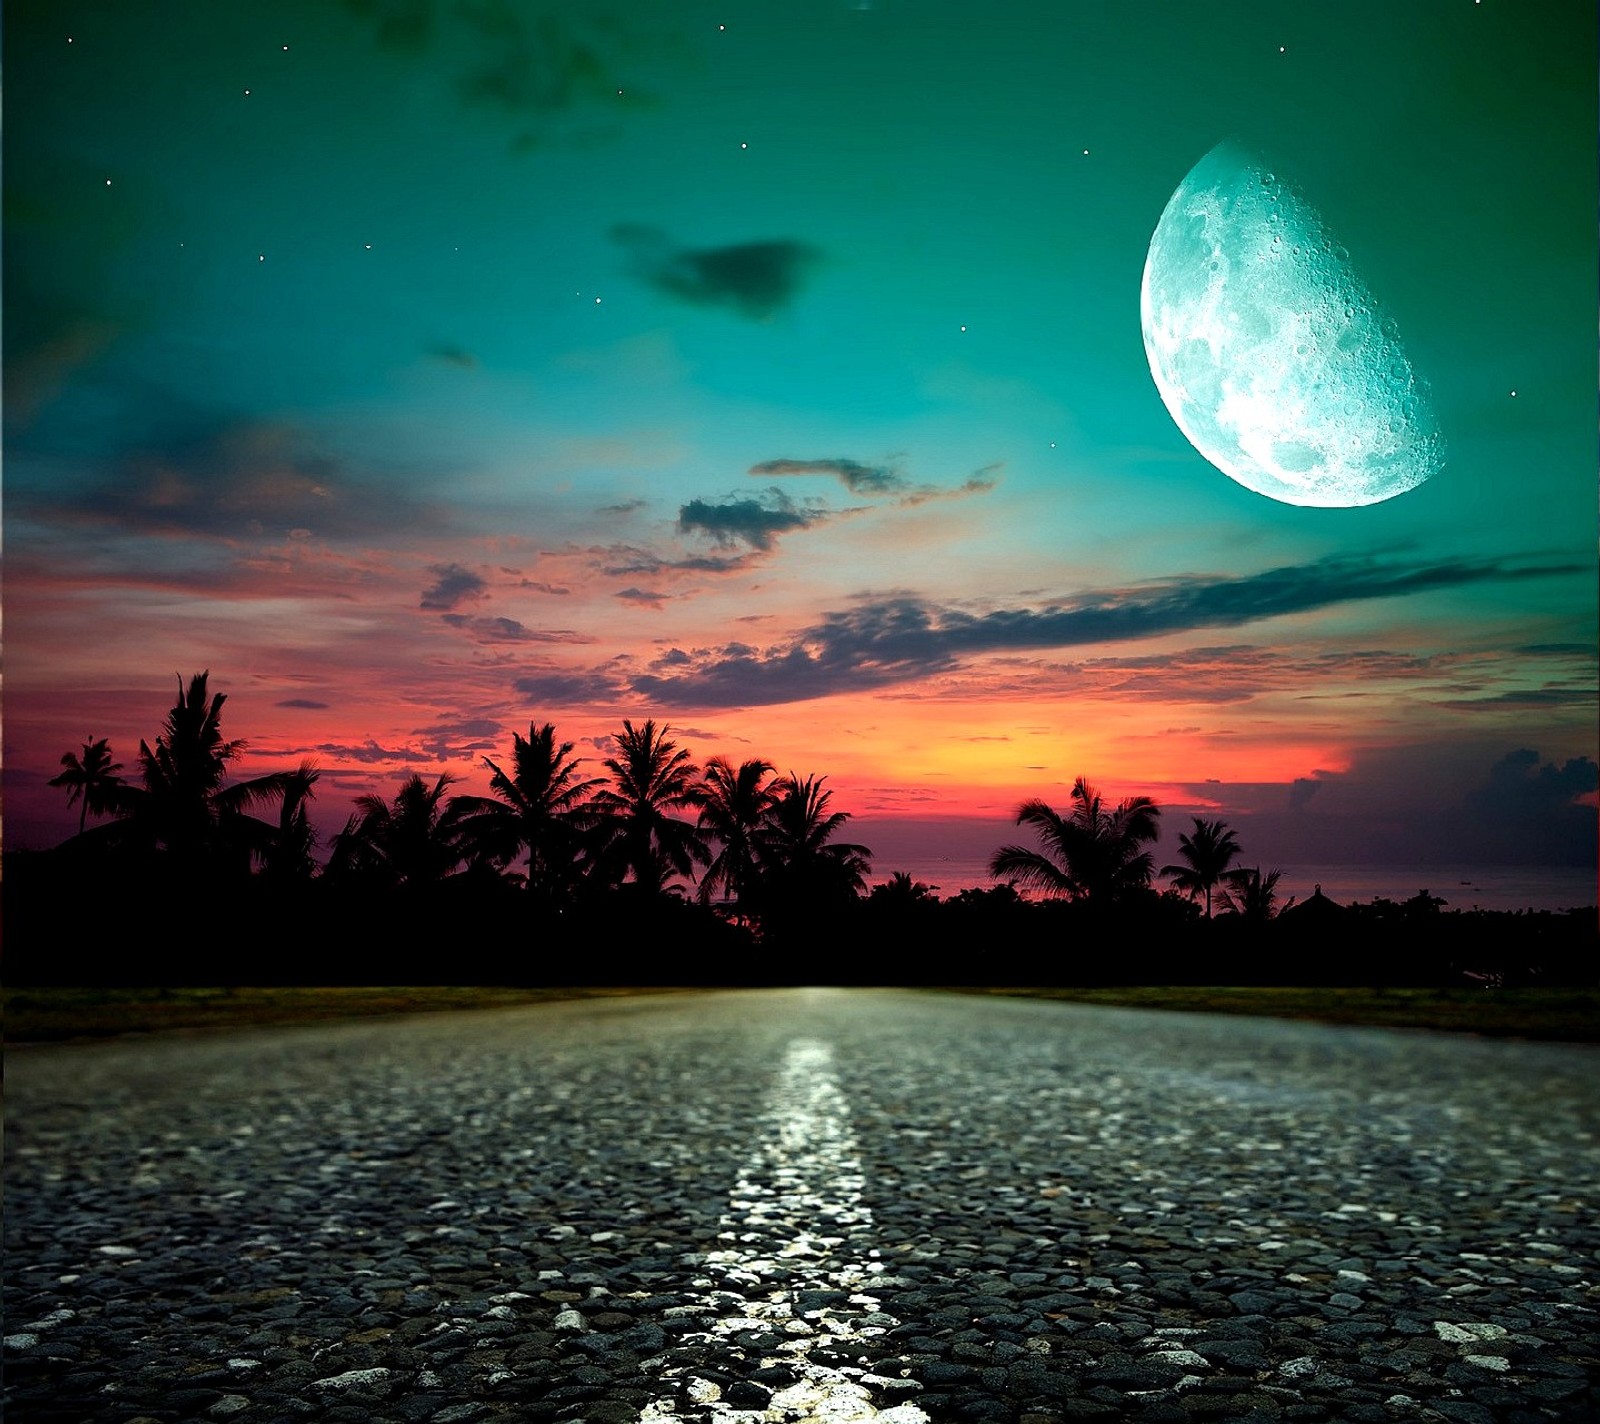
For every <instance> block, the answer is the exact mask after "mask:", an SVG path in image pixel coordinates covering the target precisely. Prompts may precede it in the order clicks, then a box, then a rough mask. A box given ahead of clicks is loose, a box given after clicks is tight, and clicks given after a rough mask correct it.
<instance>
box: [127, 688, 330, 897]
mask: <svg viewBox="0 0 1600 1424" xmlns="http://www.w3.org/2000/svg"><path fill="white" fill-rule="evenodd" d="M209 677H210V674H209V673H208V672H199V673H196V674H195V675H194V676H193V677H191V678H190V679H189V685H188V687H187V688H185V687H184V685H183V680H182V679H181V678H180V679H179V680H178V700H177V702H176V703H175V704H174V705H173V707H172V710H171V711H170V712H168V713H167V718H166V721H165V723H164V724H163V725H162V729H161V732H160V734H159V735H158V736H157V737H156V742H155V746H154V747H152V746H150V745H149V744H148V743H147V742H144V741H141V742H140V743H139V771H140V777H141V780H142V782H143V785H142V786H139V787H126V788H123V789H122V790H120V791H119V792H118V793H117V795H116V797H115V806H114V809H115V811H116V812H117V814H118V815H119V816H120V817H123V818H125V819H126V820H127V821H128V823H129V828H130V831H131V833H132V835H133V836H134V837H135V838H137V839H140V840H143V841H145V842H146V843H147V844H150V845H154V846H159V847H161V848H162V849H164V850H165V851H166V852H167V853H168V855H170V856H171V857H172V859H173V861H174V862H175V863H176V864H177V865H179V866H180V867H182V868H184V869H185V870H187V871H198V870H201V869H214V868H216V867H217V866H219V865H222V864H226V863H231V864H232V865H233V866H234V867H235V868H240V869H248V867H249V863H250V858H251V856H252V855H264V854H265V853H266V851H267V849H268V847H269V846H270V845H271V842H272V839H273V837H274V834H275V831H276V828H275V827H273V826H271V825H270V824H268V823H267V822H265V821H260V820H257V819H256V818H255V817H253V816H250V815H247V814H246V813H247V812H248V811H250V810H253V809H255V808H256V807H258V806H263V805H266V804H267V803H269V802H272V801H279V802H281V801H282V800H283V799H284V798H285V797H286V796H289V795H292V794H296V788H297V785H298V778H300V777H301V776H302V775H303V770H302V771H300V772H282V771H279V772H270V773H268V774H267V775H265V776H258V777H255V778H254V779H252V780H250V781H238V782H234V783H232V784H231V785H230V784H228V783H227V773H228V763H229V762H231V761H234V760H235V759H236V758H237V757H238V756H239V754H240V753H241V752H242V751H243V750H244V748H245V743H244V742H243V741H241V740H237V739H236V740H234V741H227V740H225V739H224V738H223V736H222V707H223V704H224V703H225V702H226V701H227V700H228V698H227V694H226V693H222V692H219V693H216V694H215V695H211V694H210V691H209V687H208V680H209Z"/></svg>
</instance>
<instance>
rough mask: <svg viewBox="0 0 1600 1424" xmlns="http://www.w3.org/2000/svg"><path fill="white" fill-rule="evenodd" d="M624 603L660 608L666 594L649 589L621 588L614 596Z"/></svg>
mask: <svg viewBox="0 0 1600 1424" xmlns="http://www.w3.org/2000/svg"><path fill="white" fill-rule="evenodd" d="M614 596H615V597H617V598H620V599H622V601H623V602H624V603H637V604H640V605H642V606H643V607H645V608H660V607H661V606H662V603H663V600H665V598H666V596H667V595H666V594H664V593H660V592H657V591H656V590H655V589H649V588H621V589H618V590H617V592H616V594H615V595H614Z"/></svg>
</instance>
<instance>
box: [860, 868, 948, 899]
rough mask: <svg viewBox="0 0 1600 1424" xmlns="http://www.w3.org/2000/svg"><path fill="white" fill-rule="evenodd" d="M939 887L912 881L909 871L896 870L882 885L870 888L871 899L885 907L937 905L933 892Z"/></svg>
mask: <svg viewBox="0 0 1600 1424" xmlns="http://www.w3.org/2000/svg"><path fill="white" fill-rule="evenodd" d="M938 888H939V887H938V886H937V885H928V884H925V883H924V882H922V881H921V880H913V879H912V878H911V872H910V871H909V870H897V871H895V873H894V874H893V875H891V876H890V877H889V878H888V879H887V880H885V881H884V882H883V884H882V885H874V886H873V887H872V899H873V900H874V901H876V902H878V903H880V904H886V905H915V904H933V903H937V902H936V900H935V897H934V894H933V892H934V891H935V890H937V889H938Z"/></svg>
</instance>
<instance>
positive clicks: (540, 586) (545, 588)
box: [516, 578, 572, 598]
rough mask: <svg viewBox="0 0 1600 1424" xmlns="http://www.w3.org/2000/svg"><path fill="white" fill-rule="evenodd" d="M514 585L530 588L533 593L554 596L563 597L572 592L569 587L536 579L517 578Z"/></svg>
mask: <svg viewBox="0 0 1600 1424" xmlns="http://www.w3.org/2000/svg"><path fill="white" fill-rule="evenodd" d="M516 587H518V588H526V589H530V590H532V591H533V592H534V593H548V594H551V595H552V596H553V597H556V598H565V597H566V596H567V595H568V594H569V593H571V592H572V590H571V589H570V588H567V587H565V586H564V585H562V584H558V583H540V582H539V581H538V580H536V579H529V578H525V579H518V580H517V582H516Z"/></svg>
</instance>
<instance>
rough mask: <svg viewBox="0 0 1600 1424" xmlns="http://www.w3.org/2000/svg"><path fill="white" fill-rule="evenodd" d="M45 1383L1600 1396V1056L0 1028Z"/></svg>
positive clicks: (680, 1006)
mask: <svg viewBox="0 0 1600 1424" xmlns="http://www.w3.org/2000/svg"><path fill="white" fill-rule="evenodd" d="M7 1067H8V1069H9V1071H10V1084H9V1090H10V1091H9V1102H8V1105H7V1109H6V1134H7V1135H6V1149H7V1154H6V1155H7V1162H6V1202H5V1294H6V1300H5V1305H6V1313H5V1354H6V1374H5V1405H6V1417H7V1418H8V1419H11V1420H14V1421H18V1424H20V1422H21V1421H26V1420H42V1419H51V1420H54V1419H60V1420H69V1419H70V1420H88V1419H95V1420H99V1419H105V1420H121V1421H132V1420H185V1421H187V1420H195V1421H220V1420H232V1421H236V1424H258V1421H268V1420H299V1419H305V1420H330V1421H338V1420H350V1421H359V1420H365V1419H380V1420H417V1421H428V1422H429V1424H455V1422H456V1421H488V1420H491V1419H495V1418H511V1419H527V1420H584V1421H591V1424H641V1421H642V1424H650V1421H670V1420H709V1421H750V1424H754V1421H758V1420H759V1421H773V1424H781V1421H799V1420H819V1421H828V1424H843V1421H847V1420H855V1419H873V1418H878V1419H882V1420H884V1421H885V1424H922V1421H924V1420H928V1421H933V1424H943V1421H957V1420H978V1421H984V1420H993V1421H1011V1420H1017V1421H1027V1424H1047V1421H1050V1420H1057V1419H1061V1420H1069V1419H1105V1420H1117V1419H1136V1420H1147V1421H1178V1422H1179V1424H1181V1422H1182V1421H1187V1420H1218V1421H1227V1424H1237V1421H1269V1420H1274V1421H1275V1420H1283V1421H1289V1420H1372V1421H1378V1420H1406V1421H1419V1424H1420V1422H1421V1421H1432V1420H1441V1419H1442V1420H1452V1421H1461V1422H1462V1424H1489V1421H1513V1422H1514V1424H1522V1421H1528V1424H1531V1422H1532V1421H1536V1420H1547V1419H1560V1420H1570V1421H1578V1420H1594V1419H1597V1418H1600V1359H1597V1355H1600V1350H1597V1342H1600V1318H1597V1314H1596V1311H1597V1308H1600V1213H1597V1211H1596V1195H1597V1182H1600V1054H1597V1052H1596V1050H1595V1049H1594V1048H1592V1047H1584V1046H1564V1045H1549V1044H1543V1045H1535V1044H1520V1043H1509V1042H1490V1041H1480V1040H1476V1039H1473V1038H1469V1037H1455V1036H1445V1035H1434V1034H1424V1033H1407V1032H1395V1031H1385V1030H1364V1029H1349V1028H1337V1027H1329V1026H1319V1025H1311V1024H1297V1023H1287V1022H1280V1021H1273V1020H1267V1019H1246V1018H1234V1017H1210V1016H1202V1015H1186V1014H1158V1013H1144V1012H1138V1011H1132V1010H1116V1009H1099V1008H1088V1007H1083V1006H1077V1005H1069V1004H1059V1003H1048V1002H1037V1001H1024V1000H994V999H984V998H967V997H960V996H953V995H952V996H945V995H937V994H929V993H913V992H899V991H888V990H821V989H819V990H770V991H769V990H763V991H747V992H739V993H717V994H705V995H685V996H681V997H677V996H669V997H650V998H640V999H636V1000H603V1001H587V1002H576V1003H565V1004H554V1005H544V1006H539V1007H533V1008H527V1009H512V1010H497V1011H485V1012H481V1013H475V1014H437V1015H429V1016H419V1017H415V1018H409V1019H391V1020H384V1021H367V1022H360V1023H354V1024H345V1025H338V1026H332V1027H327V1026H323V1027H315V1028H286V1029H272V1030H256V1031H250V1032H238V1033H216V1034H207V1035H197V1036H192V1037H169V1038H162V1039H159V1040H149V1041H145V1042H134V1041H124V1042H119V1043H111V1044H100V1045H93V1046H86V1047H50V1048H43V1047H41V1048H29V1049H21V1050H13V1051H12V1052H11V1053H10V1054H9V1055H8V1063H7Z"/></svg>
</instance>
